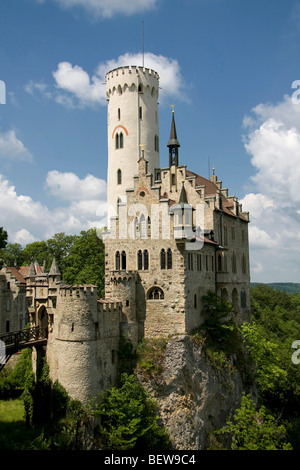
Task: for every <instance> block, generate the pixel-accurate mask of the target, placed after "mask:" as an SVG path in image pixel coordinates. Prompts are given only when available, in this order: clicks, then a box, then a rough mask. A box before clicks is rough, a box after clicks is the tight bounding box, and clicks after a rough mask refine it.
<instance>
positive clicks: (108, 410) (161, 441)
mask: <svg viewBox="0 0 300 470" xmlns="http://www.w3.org/2000/svg"><path fill="white" fill-rule="evenodd" d="M95 413H96V414H97V415H99V416H100V418H101V423H100V427H99V431H100V439H101V442H102V446H103V448H104V449H113V450H129V449H143V450H146V449H160V450H164V449H168V448H169V446H170V442H169V438H168V436H167V434H166V431H165V430H164V429H163V428H161V427H160V426H159V425H158V422H157V420H158V416H157V410H156V406H155V404H154V402H153V400H151V399H150V398H149V397H148V395H147V393H146V392H145V390H144V389H143V387H142V386H141V385H140V384H139V382H138V380H137V378H136V376H135V375H133V374H131V375H128V374H122V377H121V380H120V386H119V387H114V388H112V389H111V390H109V391H107V392H106V393H103V394H102V396H101V402H100V405H98V408H96V409H95Z"/></svg>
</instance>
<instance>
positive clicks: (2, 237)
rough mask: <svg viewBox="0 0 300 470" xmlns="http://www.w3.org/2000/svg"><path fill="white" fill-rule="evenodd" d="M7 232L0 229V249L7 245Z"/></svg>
mask: <svg viewBox="0 0 300 470" xmlns="http://www.w3.org/2000/svg"><path fill="white" fill-rule="evenodd" d="M7 237H8V235H7V231H6V230H4V229H3V227H0V248H5V247H6V245H7Z"/></svg>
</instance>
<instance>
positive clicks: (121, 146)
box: [120, 132, 124, 149]
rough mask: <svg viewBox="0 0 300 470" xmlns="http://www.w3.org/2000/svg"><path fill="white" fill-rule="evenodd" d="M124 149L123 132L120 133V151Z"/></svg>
mask: <svg viewBox="0 0 300 470" xmlns="http://www.w3.org/2000/svg"><path fill="white" fill-rule="evenodd" d="M123 147H124V137H123V133H122V132H121V133H120V149H122V148H123Z"/></svg>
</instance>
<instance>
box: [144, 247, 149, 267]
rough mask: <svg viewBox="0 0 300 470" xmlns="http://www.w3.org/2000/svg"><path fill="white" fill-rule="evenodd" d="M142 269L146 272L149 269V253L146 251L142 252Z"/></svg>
mask: <svg viewBox="0 0 300 470" xmlns="http://www.w3.org/2000/svg"><path fill="white" fill-rule="evenodd" d="M144 269H145V271H147V270H148V269H149V253H148V250H144Z"/></svg>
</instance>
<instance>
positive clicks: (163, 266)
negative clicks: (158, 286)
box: [160, 249, 166, 269]
mask: <svg viewBox="0 0 300 470" xmlns="http://www.w3.org/2000/svg"><path fill="white" fill-rule="evenodd" d="M160 269H166V252H165V250H164V249H162V250H161V251H160Z"/></svg>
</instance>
